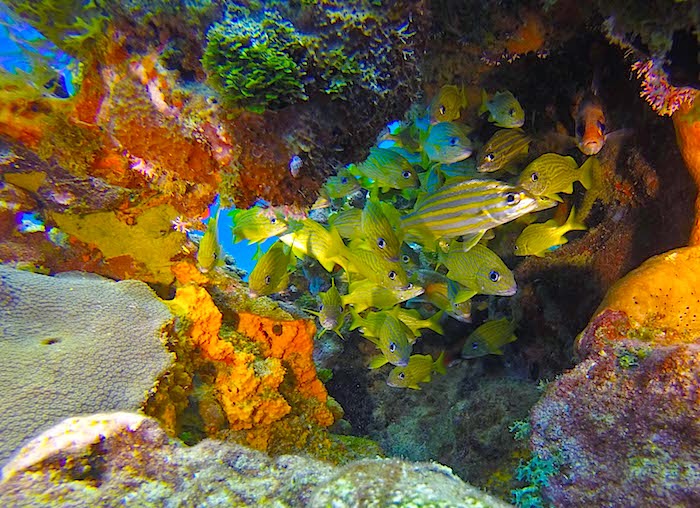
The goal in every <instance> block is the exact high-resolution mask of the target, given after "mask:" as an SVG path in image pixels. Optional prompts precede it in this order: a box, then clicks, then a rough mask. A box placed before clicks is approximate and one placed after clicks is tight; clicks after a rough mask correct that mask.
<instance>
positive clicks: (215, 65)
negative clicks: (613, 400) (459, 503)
mask: <svg viewBox="0 0 700 508" xmlns="http://www.w3.org/2000/svg"><path fill="white" fill-rule="evenodd" d="M2 9H3V10H2V16H3V17H2V25H3V29H4V30H5V32H4V33H6V34H8V36H9V37H10V38H11V39H12V40H13V41H14V42H15V48H18V49H19V53H17V52H16V50H15V53H12V54H11V55H10V57H9V58H8V56H7V55H3V60H2V63H3V68H5V69H6V71H5V72H2V74H1V75H0V168H1V171H2V180H1V181H0V238H1V239H2V242H0V260H2V262H3V263H9V264H12V265H14V266H18V267H20V268H25V269H29V270H32V271H37V272H43V273H56V272H61V271H67V270H76V269H77V270H82V271H86V272H93V273H99V274H102V275H106V276H108V277H111V278H114V279H129V278H134V279H140V280H142V281H145V282H147V283H149V284H151V285H152V287H153V288H155V289H156V290H157V291H158V293H159V295H160V296H162V297H172V295H173V294H176V293H177V297H176V298H175V300H174V301H173V302H172V303H171V304H170V305H171V309H172V310H173V313H174V314H177V316H178V318H177V319H176V321H175V325H174V326H175V327H176V329H177V332H178V334H179V336H180V337H181V338H182V337H185V336H186V337H187V339H186V341H185V344H186V345H185V346H182V347H180V346H173V344H175V343H177V339H172V341H173V343H171V344H170V347H173V348H175V352H176V354H177V355H178V366H177V368H176V369H175V370H174V371H173V372H172V373H170V374H169V375H167V376H166V378H165V379H163V380H162V385H161V388H160V391H159V392H158V393H157V394H156V395H155V397H154V400H152V401H151V403H152V405H151V406H150V409H149V410H150V411H151V412H150V413H149V414H154V415H156V416H158V417H159V418H160V419H161V422H162V423H163V424H164V425H165V427H166V429H167V430H168V431H169V432H170V433H171V434H179V435H180V436H181V437H183V439H185V440H186V441H188V442H194V441H197V440H199V439H201V438H202V437H203V436H209V437H217V438H222V437H225V438H226V439H233V440H239V441H241V442H246V443H247V444H250V445H252V446H255V447H257V448H259V449H265V450H267V451H270V452H273V453H274V452H289V451H299V450H300V449H304V448H305V447H306V448H308V449H312V448H313V449H314V450H316V452H315V453H318V454H319V455H323V454H326V455H325V456H324V458H327V457H328V456H331V455H333V460H337V456H338V455H336V454H337V453H339V452H338V450H339V449H340V448H342V446H340V447H338V446H337V442H335V441H333V443H332V444H331V442H330V441H328V440H326V438H325V436H326V434H324V432H325V428H326V427H328V426H329V425H331V424H333V422H338V423H337V426H338V428H341V426H342V425H343V424H344V422H346V420H347V421H349V422H351V424H352V426H353V430H354V431H355V432H366V433H370V434H371V435H372V436H373V437H374V438H375V439H378V440H380V441H381V443H382V445H383V446H384V447H385V448H386V449H387V451H389V452H390V453H392V454H396V455H404V456H409V457H412V458H414V459H431V458H435V457H438V458H440V460H443V461H445V462H448V463H450V464H451V465H453V467H455V468H456V469H457V470H458V472H459V474H461V475H462V476H463V477H465V478H468V479H470V480H474V481H477V482H479V483H480V485H482V486H488V487H489V488H490V489H491V490H493V491H496V492H498V493H499V494H500V495H501V496H507V495H508V492H509V490H510V489H511V488H513V487H514V486H520V487H522V488H523V489H524V490H521V491H518V492H517V493H516V496H515V500H516V502H517V504H519V505H521V506H526V505H528V503H531V505H537V504H536V503H543V502H544V501H543V497H542V496H544V497H545V498H547V496H549V498H551V499H564V498H565V496H564V495H563V494H562V493H561V492H555V490H554V489H556V488H559V487H560V483H557V482H556V481H552V483H551V484H548V483H547V481H548V479H547V478H548V477H547V478H545V479H544V480H543V481H539V482H536V481H532V483H533V485H530V486H527V485H526V486H525V487H523V486H522V485H518V482H517V481H516V479H517V478H514V475H513V472H514V471H515V468H514V466H515V465H517V463H518V461H519V460H520V459H521V458H522V459H526V456H524V455H523V454H524V451H523V449H522V448H517V446H521V445H517V446H516V445H514V444H513V443H511V440H510V439H508V440H505V441H507V442H505V441H504V440H503V438H502V436H503V435H504V434H505V435H506V437H508V435H507V433H506V432H505V431H504V429H505V428H507V427H508V426H509V425H510V423H508V422H504V419H508V418H510V416H512V417H513V418H522V417H524V416H525V413H524V412H525V411H527V410H528V409H529V408H530V407H531V405H532V403H533V400H532V398H533V395H532V392H533V391H532V390H530V388H532V386H531V385H533V383H532V381H534V380H536V379H546V378H552V377H554V376H555V375H557V374H560V373H561V372H562V371H563V370H564V369H566V368H569V367H571V365H572V361H573V360H572V356H571V350H572V342H573V337H574V335H575V334H576V333H577V332H578V331H580V330H581V329H582V328H583V327H584V326H585V323H586V322H587V321H588V318H589V317H590V315H591V313H592V312H593V310H594V309H595V306H596V305H597V303H598V300H599V299H600V297H602V295H603V294H604V293H605V290H606V289H607V288H608V287H610V285H611V284H612V283H613V282H614V280H616V279H617V278H619V277H620V276H621V275H623V274H624V273H625V272H626V271H628V270H629V269H630V268H632V267H633V266H635V265H636V264H638V263H639V262H641V260H643V259H645V258H646V257H648V256H650V255H652V254H656V253H658V252H661V251H663V250H665V249H669V248H671V247H675V246H678V245H679V244H681V243H684V242H685V240H686V237H687V234H688V231H689V230H690V229H691V226H692V224H691V222H692V215H693V210H692V206H693V204H692V203H689V202H688V200H687V199H686V197H687V194H688V193H687V187H688V186H691V185H692V181H691V180H690V179H689V178H687V175H686V173H685V172H684V171H683V170H682V168H681V167H680V166H681V165H682V163H681V160H680V158H679V157H678V156H677V154H676V153H675V152H673V150H672V148H673V146H674V132H673V130H672V129H670V122H664V119H663V118H661V117H664V116H672V119H673V124H674V125H675V128H676V133H677V140H678V145H679V147H680V148H681V154H682V156H683V157H684V160H685V161H686V164H687V166H688V168H689V169H690V170H691V174H692V176H693V177H694V178H695V179H696V180H697V179H698V178H700V177H698V175H700V169H699V168H698V167H697V166H698V165H697V161H698V157H697V153H698V148H697V147H698V146H700V143H698V141H697V140H698V139H699V137H698V130H697V123H698V122H697V120H698V106H697V103H696V102H694V99H695V96H696V95H697V90H696V88H697V86H698V85H697V79H696V78H697V76H696V75H697V65H696V63H693V61H692V59H690V60H689V59H687V58H685V57H684V50H686V51H685V52H686V53H687V52H691V53H692V50H693V48H697V40H694V39H693V37H692V34H693V33H695V32H693V28H694V27H695V26H697V21H698V11H697V6H696V5H695V4H694V3H692V2H676V3H674V5H673V8H669V9H663V13H660V12H659V7H658V6H657V5H656V4H653V5H652V4H649V5H646V4H645V5H640V3H638V2H630V1H624V0H621V1H612V2H591V3H589V4H586V5H584V6H574V5H573V4H572V3H571V2H564V1H555V2H543V3H540V2H514V3H511V2H509V3H484V2H476V1H474V2H472V1H470V2H454V1H449V0H446V1H445V0H433V1H431V2H426V1H424V0H415V1H409V2H398V3H395V2H379V1H365V0H353V1H333V0H332V1H324V2H306V1H302V2H292V1H290V2H283V1H266V2H225V3H222V2H211V1H206V0H196V1H184V0H183V1H177V2H165V1H161V0H153V1H147V2H142V1H137V0H130V1H126V2H105V1H100V0H94V1H91V2H80V1H71V0H65V1H60V2H54V1H41V2H25V1H14V0H9V1H6V2H4V4H3V7H2ZM650 19H653V20H656V21H655V22H654V23H648V20H650ZM592 27H595V28H592ZM695 39H697V37H695ZM8 47H9V46H8ZM647 104H648V105H649V106H651V110H653V111H655V112H656V113H658V114H659V117H658V118H657V117H656V116H655V115H650V114H648V110H647V109H645V108H647ZM212 203H214V204H213V205H212ZM232 205H234V206H235V208H233V209H232V210H231V206H232ZM694 234H695V237H700V228H697V227H696V228H695V233H694ZM232 241H233V242H237V243H236V245H233V243H232ZM243 242H245V243H249V244H251V245H250V247H249V250H247V251H243V250H241V249H240V247H239V245H241V244H242V243H243ZM260 245H263V246H262V247H260ZM253 252H254V253H253ZM232 255H233V256H232ZM234 257H235V258H236V259H235V261H234V260H233V258H234ZM244 257H248V258H252V259H250V261H251V263H250V265H249V266H250V269H248V270H247V271H248V272H249V274H244V273H242V271H241V268H242V267H243V266H244V262H243V258H244ZM245 275H247V277H248V284H247V285H246V284H245V283H243V282H241V280H240V278H239V277H241V276H245ZM262 296H272V300H270V299H268V298H262ZM687 298H689V297H687ZM687 298H686V297H683V298H680V297H679V299H680V300H682V301H685V299H687ZM290 304H291V305H290ZM653 305H655V304H652V303H649V304H648V305H647V304H645V305H644V307H645V309H646V308H647V306H653ZM282 308H284V309H285V310H284V311H282V310H281V309H282ZM673 308H675V307H673ZM679 308H680V307H679ZM307 312H308V314H311V315H315V316H317V318H318V324H319V326H318V332H316V329H315V327H314V326H313V325H312V324H311V321H310V320H309V319H308V317H309V316H308V314H307ZM268 314H270V315H268ZM297 318H298V319H297ZM314 337H315V350H314V359H315V360H316V362H317V364H318V366H319V367H322V368H320V369H319V370H318V371H317V370H316V367H315V366H314V365H313V363H312V361H311V350H312V347H313V345H314V341H313V338H314ZM360 337H364V339H366V340H357V339H358V338H360ZM341 338H344V339H345V342H344V341H343V340H342V339H341ZM339 339H341V340H339ZM350 344H352V345H356V346H357V350H358V352H354V350H352V349H350V348H349V347H348V346H349V345H350ZM178 348H179V349H178ZM616 354H617V353H616ZM623 356H624V355H623ZM624 357H625V358H628V360H626V362H627V363H625V365H628V366H632V367H634V366H635V362H637V364H640V363H643V359H639V357H638V356H634V358H632V357H630V356H629V355H627V356H624ZM476 358H479V359H476ZM629 358H631V359H629ZM387 364H388V365H387ZM367 367H371V368H372V370H371V371H370V370H369V369H367ZM448 367H449V368H448ZM499 375H500V376H503V377H505V378H509V379H507V380H505V381H504V380H503V379H500V378H499V379H497V380H496V381H494V379H495V378H496V377H497V376H499ZM378 379H380V380H381V381H382V382H381V383H373V381H376V380H378ZM514 379H517V381H514ZM321 380H323V381H324V382H325V383H326V384H327V386H328V387H329V390H330V392H331V395H333V396H336V397H337V398H338V399H339V401H340V402H341V403H342V404H343V406H345V408H346V410H347V413H346V417H345V420H341V418H342V410H341V409H340V408H339V406H338V405H337V404H336V403H335V402H334V401H333V400H332V398H331V397H328V394H327V393H326V389H325V387H324V386H323V384H322V383H321ZM384 381H386V384H385V383H384ZM386 385H389V386H388V387H387V386H386ZM397 388H404V389H405V388H408V390H398V389H397ZM417 390H421V391H420V392H418V391H417ZM435 393H439V394H440V397H437V398H436V397H434V396H432V394H435ZM436 399H440V401H441V403H443V404H444V405H445V406H446V407H449V408H450V409H449V411H444V410H443V409H444V408H436V407H434V406H432V407H431V404H436V402H435V401H436ZM515 399H517V401H516V400H515ZM525 406H527V407H525ZM426 408H430V409H426ZM519 412H521V413H522V414H520V413H519ZM193 413H197V416H195V417H193V416H192V415H193ZM497 413H498V414H501V415H504V414H505V415H508V417H504V416H501V417H497V416H495V415H496V414H497ZM516 413H517V414H516ZM499 418H500V419H499ZM193 421H194V422H197V423H192V422H193ZM198 425H199V426H198ZM427 427H430V428H438V429H441V430H443V431H444V432H435V433H431V436H430V437H428V438H426V437H425V436H424V434H425V432H424V429H425V428H427ZM492 427H493V429H496V430H493V431H492V432H491V431H490V429H492ZM482 428H483V429H485V430H484V431H483V432H484V433H485V434H488V435H487V436H484V434H483V433H481V432H480V431H479V429H482ZM303 429H307V430H308V429H310V430H308V432H307V431H306V430H303ZM358 429H361V430H358ZM377 429H380V430H377ZM455 429H461V430H459V432H458V431H457V430H455ZM465 429H466V430H465ZM498 429H500V431H499V430H498ZM462 431H464V432H462ZM456 433H457V434H460V438H459V439H457V437H456ZM433 434H434V435H433ZM450 436H452V438H450ZM450 439H452V441H449V440H450ZM343 446H345V445H343ZM319 450H321V451H319ZM341 455H342V453H341ZM494 456H498V459H494V458H493V457H494ZM540 458H541V459H542V460H545V458H544V455H543V457H540ZM560 458H561V457H558V458H557V460H559V459H560ZM565 458H567V459H571V457H565ZM536 459H538V456H536V455H535V456H533V459H532V462H530V463H527V464H531V465H532V464H535V465H536V464H538V463H539V462H538V461H537V460H536ZM538 460H539V459H538ZM552 460H554V459H552ZM485 464H486V466H484V465H485ZM482 466H483V467H482ZM526 467H527V466H526V465H525V463H524V465H523V469H522V471H525V468H526ZM533 467H534V466H533ZM550 469H551V471H550V472H551V475H555V474H557V472H558V471H559V463H558V462H557V467H556V468H550ZM616 469H617V468H616ZM555 470H556V471H555ZM562 470H563V469H562ZM507 471H510V472H507ZM516 476H520V479H521V480H522V481H523V482H527V481H529V480H531V479H532V478H531V477H530V476H532V475H530V476H528V475H527V474H519V473H518V474H517V475H516ZM611 481H613V480H611ZM549 485H552V487H550V486H549ZM547 489H549V491H547ZM569 501H570V499H569V500H567V502H569Z"/></svg>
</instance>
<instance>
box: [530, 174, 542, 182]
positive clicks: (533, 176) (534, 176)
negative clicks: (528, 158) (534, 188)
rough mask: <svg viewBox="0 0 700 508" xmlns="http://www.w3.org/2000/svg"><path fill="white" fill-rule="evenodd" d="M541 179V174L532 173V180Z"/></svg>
mask: <svg viewBox="0 0 700 508" xmlns="http://www.w3.org/2000/svg"><path fill="white" fill-rule="evenodd" d="M539 179H540V175H538V174H537V173H532V174H531V175H530V180H532V181H533V182H536V181H537V180H539Z"/></svg>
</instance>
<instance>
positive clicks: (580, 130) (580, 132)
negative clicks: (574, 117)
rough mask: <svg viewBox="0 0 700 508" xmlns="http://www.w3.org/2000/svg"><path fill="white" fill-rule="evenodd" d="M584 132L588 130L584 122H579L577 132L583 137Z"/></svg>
mask: <svg viewBox="0 0 700 508" xmlns="http://www.w3.org/2000/svg"><path fill="white" fill-rule="evenodd" d="M584 132H586V128H585V127H584V125H583V124H579V125H577V126H576V134H577V135H578V137H579V138H582V137H583V133H584Z"/></svg>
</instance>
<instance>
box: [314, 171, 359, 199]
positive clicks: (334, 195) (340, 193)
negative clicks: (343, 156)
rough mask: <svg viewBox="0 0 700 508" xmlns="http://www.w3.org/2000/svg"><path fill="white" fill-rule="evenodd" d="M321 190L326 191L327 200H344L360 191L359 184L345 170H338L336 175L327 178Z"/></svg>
mask: <svg viewBox="0 0 700 508" xmlns="http://www.w3.org/2000/svg"><path fill="white" fill-rule="evenodd" d="M323 188H324V189H325V190H326V193H327V194H328V197H329V198H331V199H340V198H346V197H348V196H349V195H350V194H353V193H355V192H357V191H358V190H360V182H358V181H357V178H355V177H354V176H352V174H351V173H350V171H348V169H347V168H341V169H339V170H338V174H337V175H335V176H329V177H328V179H327V180H326V183H324V184H323Z"/></svg>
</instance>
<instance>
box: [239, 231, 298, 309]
mask: <svg viewBox="0 0 700 508" xmlns="http://www.w3.org/2000/svg"><path fill="white" fill-rule="evenodd" d="M291 259H292V257H291V253H290V251H289V249H288V248H287V247H286V246H285V245H284V244H283V243H282V242H280V241H277V242H275V243H273V244H272V246H271V247H270V249H269V250H268V251H267V252H266V253H265V254H263V255H262V256H261V257H260V259H259V260H258V262H257V263H256V264H255V268H253V271H252V272H250V276H249V277H248V287H249V291H248V293H249V295H250V297H251V298H257V297H259V296H266V295H271V294H273V293H279V292H280V291H284V290H285V289H287V286H288V285H289V264H290V261H291Z"/></svg>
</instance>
